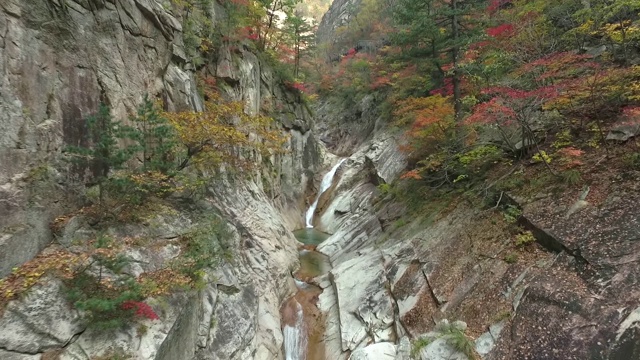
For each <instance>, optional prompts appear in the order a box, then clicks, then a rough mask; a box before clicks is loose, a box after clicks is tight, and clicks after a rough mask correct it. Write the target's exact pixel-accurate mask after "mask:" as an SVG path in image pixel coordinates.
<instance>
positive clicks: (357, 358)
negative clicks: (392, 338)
mask: <svg viewBox="0 0 640 360" xmlns="http://www.w3.org/2000/svg"><path fill="white" fill-rule="evenodd" d="M396 356H397V352H396V345H394V344H393V343H389V342H381V343H377V344H373V345H367V346H365V347H364V348H361V349H357V350H356V351H354V352H353V353H351V357H350V358H349V359H350V360H396Z"/></svg>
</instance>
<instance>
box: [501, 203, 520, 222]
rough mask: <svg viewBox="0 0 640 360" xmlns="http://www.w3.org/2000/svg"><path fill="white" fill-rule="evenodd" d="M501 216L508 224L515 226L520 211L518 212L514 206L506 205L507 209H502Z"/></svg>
mask: <svg viewBox="0 0 640 360" xmlns="http://www.w3.org/2000/svg"><path fill="white" fill-rule="evenodd" d="M502 214H503V216H504V219H505V220H506V221H507V222H508V223H509V224H515V223H516V222H517V221H518V219H519V218H520V216H521V215H522V210H520V209H519V208H518V207H516V206H513V205H507V207H506V208H504V210H503V212H502Z"/></svg>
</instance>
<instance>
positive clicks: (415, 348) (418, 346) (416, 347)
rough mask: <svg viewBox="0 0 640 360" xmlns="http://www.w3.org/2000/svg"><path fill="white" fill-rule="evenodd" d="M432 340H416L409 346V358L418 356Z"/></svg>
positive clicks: (426, 338) (423, 338) (425, 338)
mask: <svg viewBox="0 0 640 360" xmlns="http://www.w3.org/2000/svg"><path fill="white" fill-rule="evenodd" d="M431 342H432V340H431V339H430V338H428V337H421V338H418V339H417V340H415V341H414V342H413V344H411V357H412V358H416V357H418V356H419V355H420V351H421V350H422V349H424V348H425V347H427V346H429V344H431Z"/></svg>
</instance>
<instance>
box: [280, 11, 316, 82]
mask: <svg viewBox="0 0 640 360" xmlns="http://www.w3.org/2000/svg"><path fill="white" fill-rule="evenodd" d="M285 31H286V32H287V34H288V37H289V40H290V43H291V46H292V48H293V51H294V69H293V76H294V77H295V78H298V77H299V76H298V75H299V73H300V60H301V59H302V57H303V56H306V55H307V54H309V53H310V52H312V51H313V49H314V45H315V35H314V33H313V28H312V27H311V25H310V24H309V23H308V22H307V20H305V19H304V18H303V17H302V16H300V15H299V14H294V15H291V16H289V17H288V18H287V20H286V22H285Z"/></svg>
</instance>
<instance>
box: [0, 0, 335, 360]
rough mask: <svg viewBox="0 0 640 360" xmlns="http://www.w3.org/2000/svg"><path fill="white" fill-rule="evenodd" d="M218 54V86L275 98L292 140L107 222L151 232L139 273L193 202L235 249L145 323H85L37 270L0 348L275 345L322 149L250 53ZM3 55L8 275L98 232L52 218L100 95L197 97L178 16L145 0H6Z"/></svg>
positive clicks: (159, 255)
mask: <svg viewBox="0 0 640 360" xmlns="http://www.w3.org/2000/svg"><path fill="white" fill-rule="evenodd" d="M213 6H215V4H214V5H213ZM219 11H220V9H212V12H214V13H215V12H219ZM213 25H214V26H215V23H214V24H213ZM216 54H217V56H216V58H214V59H210V61H211V64H210V65H208V66H207V68H206V69H204V71H208V72H209V74H210V75H213V76H216V77H218V78H219V79H220V81H221V82H223V83H226V85H225V89H226V92H227V95H228V96H229V97H231V98H233V99H237V100H240V101H243V102H244V104H245V111H246V112H248V113H257V112H258V111H260V109H261V107H263V106H269V107H270V108H271V109H278V110H277V111H276V112H274V117H275V118H276V120H277V123H278V124H279V125H278V126H280V128H281V129H282V132H283V134H286V135H287V141H286V143H285V144H284V148H285V150H286V151H285V152H284V154H283V155H273V156H270V157H266V158H259V157H258V159H257V161H258V162H260V163H261V164H262V165H263V166H262V167H261V168H260V169H259V170H258V171H256V172H255V173H252V174H250V175H249V176H247V178H246V179H245V180H243V181H241V182H237V181H236V182H234V183H232V182H231V180H220V181H216V182H212V183H211V185H210V186H208V189H207V194H206V195H205V197H204V198H202V199H201V200H200V201H199V202H197V203H195V204H192V205H190V206H188V207H187V208H176V209H173V210H168V211H166V212H162V211H161V212H160V213H159V214H156V215H154V216H153V217H152V218H151V219H148V220H147V221H145V222H143V223H142V224H135V225H134V224H121V225H113V226H111V227H110V228H109V229H107V232H108V233H109V234H110V235H111V236H113V237H115V238H116V239H119V240H122V241H124V240H123V239H126V238H137V239H141V238H144V239H147V240H149V241H151V242H150V243H144V244H142V243H140V244H138V245H134V246H132V247H131V248H130V249H129V250H127V251H128V252H127V256H129V257H130V258H132V259H135V260H136V261H135V263H136V264H139V265H138V266H134V267H132V268H130V269H128V270H126V271H127V272H128V273H130V274H142V273H144V272H148V271H157V270H158V269H160V268H162V267H164V266H166V263H167V262H168V261H169V262H170V261H171V259H175V258H176V256H178V253H179V252H180V250H179V248H180V246H179V245H180V244H179V237H180V236H181V235H182V234H184V233H186V232H188V231H190V229H193V228H194V227H195V226H197V225H198V220H197V219H198V216H200V215H199V214H202V213H203V212H204V213H209V212H210V213H216V214H219V216H222V217H223V218H224V219H226V221H228V223H229V226H230V228H229V231H230V233H231V234H232V236H231V237H230V239H228V241H229V246H230V247H231V248H232V252H233V258H234V260H233V261H225V262H224V263H223V264H221V265H220V266H219V267H218V268H217V270H215V271H214V272H212V273H211V274H209V275H207V276H208V277H207V279H209V280H208V281H207V282H206V286H204V288H201V289H199V290H198V291H195V292H194V291H191V292H186V293H178V294H174V295H171V296H169V297H167V298H165V299H164V300H162V299H157V302H155V303H154V304H155V305H154V306H155V308H156V310H157V311H159V310H158V309H159V308H158V307H160V308H162V311H160V314H161V319H160V321H155V322H149V323H147V324H145V325H144V331H141V330H140V329H142V328H141V327H139V328H138V330H136V329H135V328H127V329H123V330H119V331H116V332H111V333H108V334H106V333H104V332H101V331H98V330H96V329H93V328H89V329H87V323H86V322H85V321H84V320H83V318H82V316H81V314H80V313H78V311H76V310H73V309H72V308H71V307H70V305H69V304H68V302H67V299H66V295H65V291H66V290H65V288H64V284H62V283H61V282H60V281H58V280H53V279H49V278H43V279H44V280H41V281H39V283H38V284H36V285H35V286H34V287H33V288H31V289H30V290H29V291H28V292H27V293H26V294H25V295H24V296H22V297H20V298H19V299H17V300H14V301H12V302H10V303H9V304H8V306H6V308H5V309H4V310H3V312H2V316H1V317H0V324H1V325H0V358H3V359H40V358H51V356H53V358H61V359H93V358H97V357H100V356H117V355H118V354H121V353H122V354H125V355H127V356H133V358H136V359H189V358H195V357H197V358H200V359H249V358H255V359H278V358H282V353H281V352H282V350H281V348H282V346H281V344H282V333H281V330H280V315H279V307H280V304H281V302H282V301H283V300H284V298H285V297H286V296H288V295H289V294H291V292H292V291H293V288H294V287H293V283H292V280H291V278H290V275H289V274H290V270H291V269H293V268H295V267H296V264H297V261H298V260H297V251H296V246H295V244H296V242H295V239H294V238H293V236H292V235H291V232H290V230H292V229H294V228H296V227H299V226H302V222H303V219H302V214H303V211H304V210H303V209H304V206H305V204H304V194H305V191H306V189H307V186H309V185H310V183H309V179H311V178H312V177H313V176H314V174H315V173H316V172H317V170H318V169H320V168H321V167H322V166H323V164H322V149H321V147H320V146H319V145H318V143H317V142H316V141H315V139H314V137H313V136H312V134H311V116H310V113H309V111H308V110H307V108H306V107H305V106H304V105H303V104H301V103H300V102H299V101H298V98H297V96H295V95H294V94H290V93H289V92H288V91H287V90H286V89H284V88H283V87H282V85H281V83H280V81H279V79H278V78H277V77H276V76H275V75H274V74H273V73H272V72H271V70H270V69H269V67H268V66H266V65H265V64H264V63H263V62H261V61H260V60H259V59H258V58H257V57H256V55H254V54H253V53H252V52H251V51H249V50H247V49H245V48H241V49H238V48H234V49H231V48H226V47H221V48H220V49H218V50H217V51H216ZM0 60H1V61H0V76H1V77H2V79H1V81H0V108H1V109H2V111H0V170H1V171H0V184H1V185H0V203H1V204H2V205H1V206H0V275H1V276H5V275H7V274H8V273H10V272H11V271H12V268H15V267H17V266H19V265H21V264H23V263H24V262H26V261H28V260H29V259H32V258H33V257H34V256H36V254H38V253H39V252H40V251H42V250H43V249H45V248H46V250H45V252H44V253H42V254H41V255H40V256H43V257H46V256H48V254H50V253H56V251H63V250H64V251H71V252H73V249H74V246H76V247H77V245H78V242H79V241H82V239H90V238H92V237H95V236H96V231H95V230H94V229H93V228H92V226H91V225H90V224H88V223H87V220H86V218H84V217H83V216H81V215H80V216H75V217H73V218H71V219H70V220H69V221H68V222H65V225H64V227H63V229H62V231H60V232H58V233H57V235H58V237H56V238H54V236H53V234H52V231H51V229H50V227H49V224H50V223H51V222H52V221H53V220H54V219H55V218H56V217H58V216H60V215H63V214H67V213H70V212H72V210H74V209H77V208H78V207H79V206H80V205H82V199H83V194H82V184H81V183H80V182H79V181H78V180H79V177H81V176H82V175H83V174H78V173H74V172H73V171H71V170H73V169H70V165H69V164H67V163H65V162H63V161H61V160H60V153H61V152H62V151H63V149H64V148H65V147H66V146H68V145H79V144H83V143H84V142H86V136H87V129H86V127H85V119H86V118H87V116H89V115H91V114H93V113H95V112H96V110H97V108H98V104H99V103H105V104H108V105H109V106H110V108H111V109H112V113H113V115H114V117H115V118H117V119H121V120H126V118H127V116H129V115H131V114H133V113H134V112H135V110H136V108H137V106H138V105H139V104H140V102H141V100H142V98H143V97H144V95H145V94H149V95H151V96H152V97H161V98H162V99H164V100H165V103H166V104H167V107H168V108H169V109H174V110H180V109H200V108H201V107H202V104H201V99H200V96H199V94H198V91H197V89H196V84H195V81H194V70H193V69H194V67H193V65H192V64H190V61H189V59H188V58H187V57H186V56H185V51H184V46H183V34H182V24H181V19H180V17H179V16H177V15H176V14H175V13H173V12H172V11H171V10H170V7H169V6H167V7H165V6H162V5H161V4H160V3H159V2H156V1H153V0H104V1H103V0H100V1H94V0H90V1H48V0H36V1H22V0H9V1H3V2H2V4H0ZM256 156H257V155H256ZM74 184H75V185H74ZM145 241H146V240H145ZM61 249H62V250H61ZM56 254H57V253H56ZM38 276H40V275H38ZM5 295H6V294H5ZM7 296H8V295H7ZM152 302H153V301H152ZM114 354H115V355H114Z"/></svg>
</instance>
